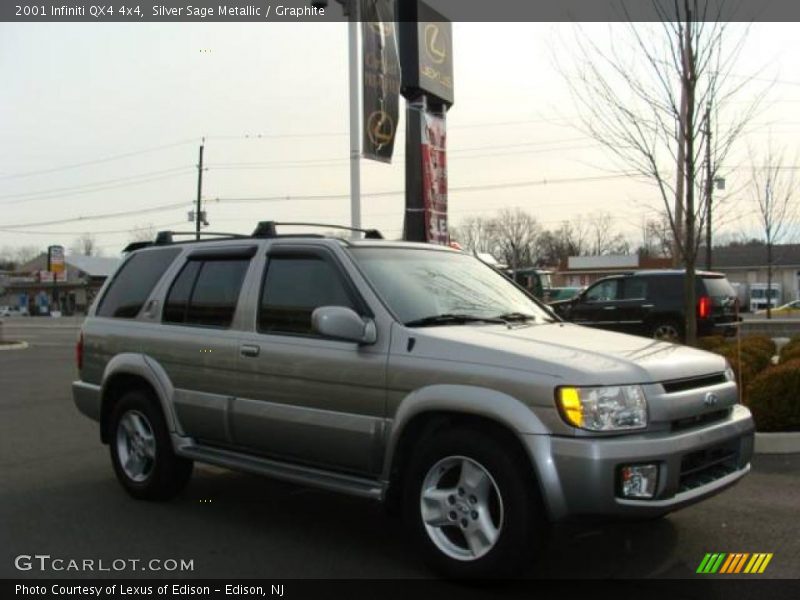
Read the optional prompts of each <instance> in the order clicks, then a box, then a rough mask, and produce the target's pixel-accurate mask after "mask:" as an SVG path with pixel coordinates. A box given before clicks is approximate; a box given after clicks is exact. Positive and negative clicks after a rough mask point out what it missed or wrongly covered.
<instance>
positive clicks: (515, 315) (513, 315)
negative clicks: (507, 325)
mask: <svg viewBox="0 0 800 600" xmlns="http://www.w3.org/2000/svg"><path fill="white" fill-rule="evenodd" d="M495 319H502V320H503V321H506V322H514V321H536V320H537V319H538V317H537V316H536V315H529V314H528V313H521V312H509V313H503V314H502V315H497V316H496V317H495Z"/></svg>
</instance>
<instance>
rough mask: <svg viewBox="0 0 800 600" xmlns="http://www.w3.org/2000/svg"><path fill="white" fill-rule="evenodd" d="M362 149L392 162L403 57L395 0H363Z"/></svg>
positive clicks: (365, 153) (372, 157)
mask: <svg viewBox="0 0 800 600" xmlns="http://www.w3.org/2000/svg"><path fill="white" fill-rule="evenodd" d="M360 2H361V39H362V55H363V56H362V81H363V84H362V85H363V93H362V96H363V106H362V119H363V123H362V128H361V130H362V132H363V133H362V146H361V147H362V149H363V155H364V158H370V159H372V160H378V161H381V162H391V160H392V152H393V151H394V139H395V133H396V132H397V117H398V106H399V95H400V57H399V54H398V52H397V31H396V26H395V22H394V13H393V9H392V6H393V2H392V0H360Z"/></svg>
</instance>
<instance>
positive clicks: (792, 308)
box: [756, 300, 800, 317]
mask: <svg viewBox="0 0 800 600" xmlns="http://www.w3.org/2000/svg"><path fill="white" fill-rule="evenodd" d="M771 312H772V314H773V315H774V316H776V317H795V316H800V300H794V301H792V302H787V303H786V304H784V305H782V306H776V307H775V308H773V309H772V311H771ZM756 314H757V315H765V314H767V310H766V309H763V310H759V311H758V312H757V313H756Z"/></svg>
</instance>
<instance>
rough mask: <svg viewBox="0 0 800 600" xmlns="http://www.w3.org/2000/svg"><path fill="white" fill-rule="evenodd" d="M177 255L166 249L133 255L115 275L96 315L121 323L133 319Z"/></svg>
mask: <svg viewBox="0 0 800 600" xmlns="http://www.w3.org/2000/svg"><path fill="white" fill-rule="evenodd" d="M179 253H180V250H179V249H178V248H165V249H163V250H146V251H144V252H137V253H136V254H133V255H132V256H131V257H130V258H128V260H127V261H125V264H124V265H123V266H122V268H121V269H120V270H119V271H117V273H116V275H114V279H113V280H112V282H111V285H110V287H109V288H108V290H107V291H106V293H105V294H104V295H103V298H102V300H101V301H100V304H99V305H98V307H97V315H98V316H100V317H119V318H123V319H133V318H134V317H136V315H138V314H139V311H140V310H141V309H142V306H143V305H144V303H145V301H146V300H147V297H148V296H149V295H150V292H152V291H153V288H154V287H155V285H156V283H158V280H159V279H161V276H162V275H163V274H164V271H166V270H167V267H169V265H170V264H171V263H172V261H173V260H174V259H175V257H176V256H177V255H178V254H179Z"/></svg>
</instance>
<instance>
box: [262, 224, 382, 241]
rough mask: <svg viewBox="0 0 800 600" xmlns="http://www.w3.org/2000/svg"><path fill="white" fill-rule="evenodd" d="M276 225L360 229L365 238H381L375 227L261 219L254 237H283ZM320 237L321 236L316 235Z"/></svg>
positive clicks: (347, 229) (346, 229)
mask: <svg viewBox="0 0 800 600" xmlns="http://www.w3.org/2000/svg"><path fill="white" fill-rule="evenodd" d="M276 225H280V226H281V227H283V226H291V227H320V228H323V229H342V230H345V231H360V232H361V233H363V234H364V239H367V240H382V239H383V235H381V232H380V231H378V230H377V229H362V228H361V227H346V226H344V225H329V224H326V223H279V222H277V221H261V222H260V223H259V224H258V226H257V227H256V229H255V231H254V232H253V235H252V237H254V238H273V237H284V236H285V235H286V234H283V235H279V234H278V231H277V229H276ZM316 237H322V236H316Z"/></svg>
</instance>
